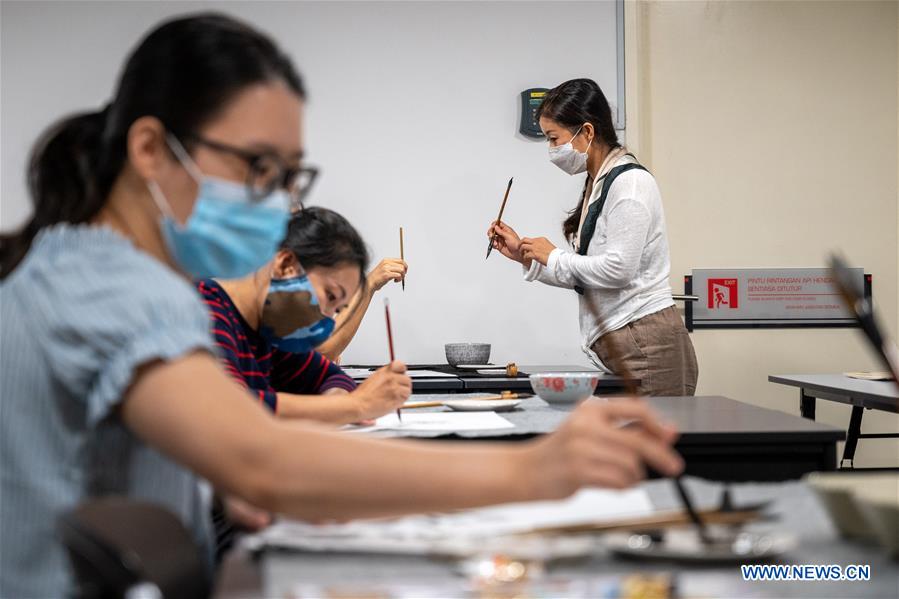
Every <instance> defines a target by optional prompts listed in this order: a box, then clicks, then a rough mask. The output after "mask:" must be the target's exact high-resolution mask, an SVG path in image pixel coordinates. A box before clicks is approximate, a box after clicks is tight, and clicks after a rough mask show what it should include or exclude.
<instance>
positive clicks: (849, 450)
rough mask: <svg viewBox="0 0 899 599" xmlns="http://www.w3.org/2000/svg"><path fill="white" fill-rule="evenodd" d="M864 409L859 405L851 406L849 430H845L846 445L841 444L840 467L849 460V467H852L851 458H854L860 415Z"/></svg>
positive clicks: (859, 428)
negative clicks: (841, 456)
mask: <svg viewBox="0 0 899 599" xmlns="http://www.w3.org/2000/svg"><path fill="white" fill-rule="evenodd" d="M864 412H865V409H864V408H863V407H861V406H852V416H850V418H849V430H848V431H847V432H846V445H844V446H843V458H842V459H841V460H840V468H842V467H843V462H845V461H846V460H849V467H850V468H853V467H854V464H853V463H852V460H853V459H854V458H855V448H856V447H857V446H858V437H859V435H861V432H862V415H863V414H864Z"/></svg>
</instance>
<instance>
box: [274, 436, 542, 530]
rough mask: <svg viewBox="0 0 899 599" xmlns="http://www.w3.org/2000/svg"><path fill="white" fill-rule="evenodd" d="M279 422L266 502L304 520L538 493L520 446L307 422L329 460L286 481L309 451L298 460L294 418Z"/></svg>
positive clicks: (512, 498) (388, 512) (520, 497)
mask: <svg viewBox="0 0 899 599" xmlns="http://www.w3.org/2000/svg"><path fill="white" fill-rule="evenodd" d="M284 424H285V425H287V426H286V427H285V428H286V429H288V430H287V431H286V433H285V435H284V437H283V443H284V447H285V449H284V450H278V449H275V451H276V452H277V453H278V454H279V455H281V456H283V458H284V459H280V460H278V461H277V462H269V463H268V464H267V468H266V471H267V479H268V480H269V481H270V485H271V487H270V494H268V495H267V497H266V498H265V500H264V505H265V506H266V507H267V509H270V510H272V511H275V512H278V513H285V514H289V515H292V516H294V517H298V518H303V519H309V520H320V519H326V518H334V519H350V518H368V517H380V516H390V515H397V514H402V513H411V512H428V511H440V510H449V509H460V508H466V507H474V506H481V505H488V504H492V503H499V502H511V501H524V500H529V499H537V498H538V495H537V489H536V488H535V487H534V486H533V485H532V484H531V481H532V480H533V475H532V473H529V472H528V470H529V468H528V467H527V465H526V464H528V463H529V461H530V459H531V456H530V454H531V453H532V452H531V451H529V448H528V447H526V446H499V445H486V444H485V445H474V444H465V445H464V446H460V445H459V444H449V443H437V442H425V441H399V440H380V439H371V438H365V437H361V436H356V435H353V434H349V433H343V434H341V435H340V436H337V437H335V435H333V434H329V433H318V434H312V433H310V431H309V430H308V427H305V426H304V430H303V432H302V435H303V437H304V438H306V439H307V440H308V442H309V443H310V445H311V446H314V447H315V448H316V451H315V454H314V455H315V456H316V460H324V461H326V462H327V464H328V466H327V467H324V465H323V464H322V465H320V466H321V467H320V468H318V469H317V470H316V474H315V475H314V476H311V477H310V478H308V479H307V480H306V481H304V483H303V484H296V485H293V484H291V486H292V487H293V488H290V489H285V488H284V482H285V481H291V483H292V482H293V481H297V475H296V474H295V472H296V471H297V469H298V468H299V469H303V468H308V464H304V463H303V462H304V461H308V455H307V456H306V459H305V460H304V458H303V454H304V453H305V452H304V451H302V450H298V449H297V448H296V438H297V434H296V433H297V431H296V430H290V429H292V427H291V426H290V425H292V424H294V423H290V422H287V421H284ZM288 447H290V448H293V449H292V451H293V453H292V454H291V453H290V451H288V450H287V448H288ZM474 465H477V466H476V467H475V466H474ZM335 489H340V491H339V492H335Z"/></svg>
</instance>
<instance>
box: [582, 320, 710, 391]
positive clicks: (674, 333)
mask: <svg viewBox="0 0 899 599" xmlns="http://www.w3.org/2000/svg"><path fill="white" fill-rule="evenodd" d="M591 349H593V351H594V352H596V355H597V356H599V359H600V360H602V363H603V364H605V365H606V366H607V367H608V368H609V369H610V370H612V372H614V373H616V374H621V372H622V368H621V362H622V361H623V362H624V365H625V366H626V367H627V369H628V371H629V372H630V374H631V375H632V376H634V377H636V378H638V379H640V391H641V392H642V393H643V394H644V395H652V396H682V395H694V394H695V393H696V379H697V378H698V377H699V367H698V365H697V363H696V352H695V351H693V342H692V341H690V335H689V334H688V333H687V329H686V327H684V323H683V321H682V320H681V318H680V315H679V314H678V313H677V310H676V309H675V308H674V306H671V307H669V308H665V309H664V310H660V311H659V312H655V313H654V314H650V315H648V316H644V317H643V318H640V319H639V320H635V321H634V322H631V323H629V324H627V325H625V326H623V327H621V328H620V329H618V330H616V331H611V332H609V333H606V334H605V335H603V336H602V337H600V338H599V339H598V340H597V341H596V343H594V344H593V347H592V348H591ZM610 349H611V351H610Z"/></svg>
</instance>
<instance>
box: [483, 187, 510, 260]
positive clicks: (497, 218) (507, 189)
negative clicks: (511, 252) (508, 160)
mask: <svg viewBox="0 0 899 599" xmlns="http://www.w3.org/2000/svg"><path fill="white" fill-rule="evenodd" d="M514 178H515V177H510V178H509V185H507V186H506V195H504V196H503V203H502V204H501V205H500V207H499V216H497V217H496V224H497V226H499V223H500V221H501V220H503V211H504V210H505V209H506V200H508V199H509V190H510V189H512V179H514ZM495 241H496V230H495V229H494V232H493V237H491V238H490V242H489V243H488V244H487V258H489V257H490V252H492V251H493V243H494V242H495ZM487 258H484V259H485V260H486V259H487Z"/></svg>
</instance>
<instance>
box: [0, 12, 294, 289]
mask: <svg viewBox="0 0 899 599" xmlns="http://www.w3.org/2000/svg"><path fill="white" fill-rule="evenodd" d="M267 81H283V82H284V83H285V84H286V85H287V86H288V87H289V88H290V89H291V90H292V91H293V92H294V93H295V94H296V95H297V96H299V97H300V98H304V97H305V90H304V89H303V83H302V80H301V79H300V76H299V74H298V73H297V71H296V69H295V68H294V66H293V64H292V63H291V61H290V59H289V58H288V57H287V56H286V55H285V54H284V53H283V52H282V51H281V50H280V49H279V48H278V47H277V46H276V45H275V44H274V42H273V41H272V40H271V39H269V38H268V37H267V36H266V35H264V34H262V33H260V32H259V31H256V30H255V29H253V28H251V27H250V26H248V25H246V24H245V23H242V22H240V21H237V20H235V19H233V18H231V17H227V16H224V15H220V14H213V13H202V14H196V15H191V16H188V17H182V18H178V19H175V20H171V21H168V22H166V23H163V24H161V25H159V26H158V27H156V28H155V29H154V30H153V31H151V32H150V33H149V34H148V35H147V36H146V37H145V38H144V39H143V41H141V42H140V44H139V45H138V46H137V47H136V48H135V50H134V51H133V52H132V54H131V55H130V56H129V57H128V60H127V61H126V63H125V66H124V69H123V70H122V73H121V76H120V79H119V82H118V87H117V90H116V93H115V96H114V97H113V99H112V101H111V102H110V103H109V104H108V105H107V106H106V107H105V108H104V109H103V110H100V111H97V112H83V113H80V114H76V115H73V116H69V117H67V118H65V119H63V120H61V121H59V122H58V123H56V124H55V125H53V126H51V127H50V128H49V129H48V130H46V131H45V132H44V133H43V134H42V135H41V137H40V138H39V139H38V141H37V142H36V143H35V145H34V147H33V148H32V151H31V157H30V160H29V166H28V176H27V180H28V188H29V191H30V194H31V200H32V203H33V204H34V215H33V216H32V217H31V219H30V220H29V221H28V222H27V223H26V224H25V226H24V227H22V229H20V230H19V231H17V232H15V233H12V234H4V235H2V236H0V278H5V277H6V276H7V275H8V274H9V273H10V272H12V271H13V269H15V267H16V266H17V265H18V264H19V262H21V260H22V258H24V257H25V254H27V253H28V250H29V248H30V247H31V242H32V241H33V240H34V237H35V236H36V235H37V234H38V232H39V231H40V230H41V229H43V228H44V227H48V226H51V225H54V224H57V223H84V222H88V221H90V220H91V219H92V218H94V217H95V216H96V215H97V214H98V213H99V212H100V210H101V209H102V208H103V206H104V204H105V203H106V199H107V196H108V195H109V192H110V190H111V189H112V186H113V184H114V183H115V181H116V179H117V178H118V176H119V173H120V172H121V171H122V168H123V167H124V165H125V161H126V159H127V152H128V150H127V137H128V130H129V129H130V127H131V125H132V123H134V121H135V120H137V119H138V118H140V117H144V116H154V117H156V118H158V119H159V120H160V121H162V122H163V123H164V124H165V127H166V129H167V130H168V131H169V132H171V133H172V134H174V135H175V136H176V137H178V138H179V139H183V138H184V136H186V135H188V134H190V133H193V132H195V131H196V130H197V129H199V128H201V127H202V126H203V125H204V124H206V123H208V122H209V121H210V120H212V119H214V118H215V117H216V116H217V115H218V114H219V113H220V112H221V110H222V109H223V108H224V107H225V106H226V105H227V104H228V102H229V101H231V99H233V97H234V96H235V95H236V94H237V93H238V92H240V91H241V90H243V89H244V88H246V87H247V86H249V85H253V84H257V83H264V82H267Z"/></svg>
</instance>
